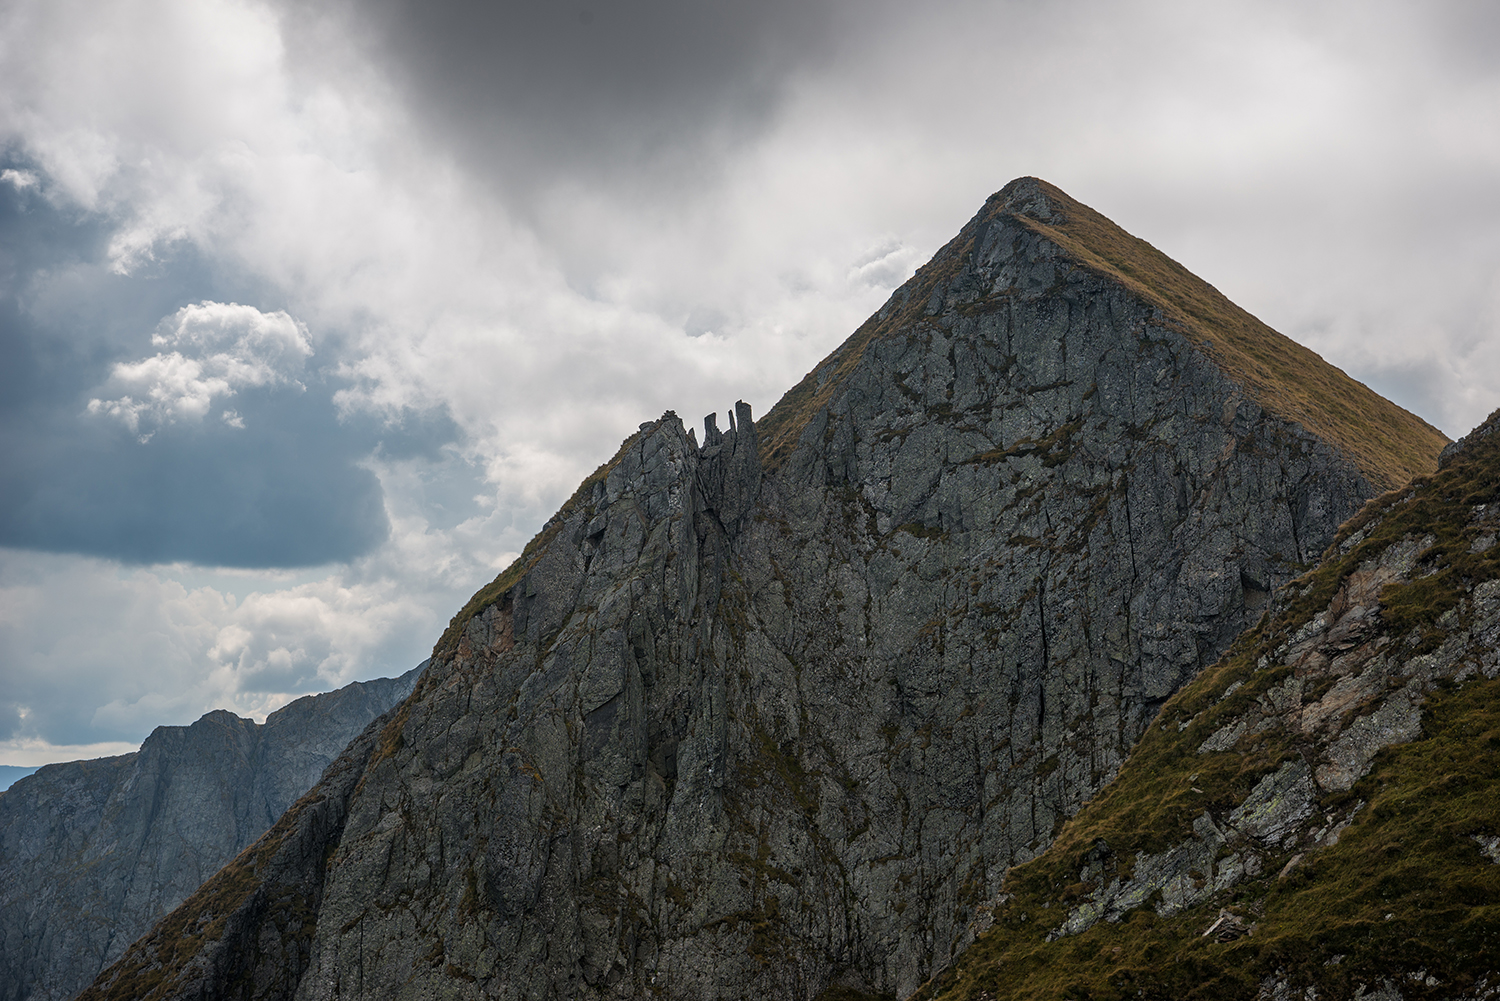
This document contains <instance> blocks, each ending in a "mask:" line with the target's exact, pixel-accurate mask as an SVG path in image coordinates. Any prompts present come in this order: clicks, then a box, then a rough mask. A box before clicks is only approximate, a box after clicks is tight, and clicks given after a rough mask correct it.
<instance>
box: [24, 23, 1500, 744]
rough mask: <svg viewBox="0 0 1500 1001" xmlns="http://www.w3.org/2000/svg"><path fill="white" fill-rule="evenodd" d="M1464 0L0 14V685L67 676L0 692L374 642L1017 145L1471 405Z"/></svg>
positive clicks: (835, 330) (126, 690) (295, 663)
mask: <svg viewBox="0 0 1500 1001" xmlns="http://www.w3.org/2000/svg"><path fill="white" fill-rule="evenodd" d="M1482 11H1488V8H1484V7H1483V5H1474V4H1465V3H1462V2H1453V3H1435V4H1429V5H1424V6H1422V7H1413V6H1411V5H1408V4H1401V3H1395V2H1391V0H1373V2H1368V0H1362V2H1359V3H1354V2H1352V0H1335V2H1332V3H1328V4H1322V5H1306V4H1298V3H1292V2H1289V0H1255V2H1250V0H1231V2H1227V3H1223V4H1216V5H1204V4H1198V3H1191V2H1186V0H1126V2H1123V3H1106V2H1102V0H1059V2H1055V3H1045V4H1042V3H1036V2H1034V0H1014V2H988V0H984V2H981V0H943V2H939V3H933V4H926V5H921V6H915V5H896V4H889V3H884V2H876V3H871V4H865V3H859V4H856V3H852V2H848V0H817V2H813V3H790V2H786V3H783V2H780V0H777V2H772V3H765V4H740V5H725V4H718V5H713V4H709V5H705V4H701V3H690V2H688V0H641V2H639V3H635V2H633V3H632V4H631V5H629V6H620V5H618V4H617V5H610V6H601V5H595V4H584V5H581V6H580V5H573V6H561V7H559V6H556V5H552V6H548V5H545V4H543V5H536V4H529V3H528V4H523V3H519V2H515V3H513V2H509V0H507V2H504V3H498V4H492V5H477V6H476V5H471V4H462V3H457V2H448V0H440V2H436V3H431V4H416V3H409V2H407V0H345V2H343V3H341V4H336V5H305V4H289V3H281V2H274V3H261V2H257V0H233V2H231V0H222V2H221V0H196V2H192V3H188V2H185V0H131V2H129V3H124V2H111V0H106V2H103V3H98V2H84V0H50V2H42V0H14V2H12V3H9V4H6V5H3V6H0V45H3V46H4V52H5V58H3V59H0V462H3V464H4V467H5V469H6V473H7V475H6V476H5V477H4V478H0V544H4V545H9V546H11V547H15V548H13V549H11V550H10V551H7V552H3V553H0V574H3V573H5V572H6V570H5V569H4V568H5V567H6V566H9V567H10V568H11V569H12V570H13V571H14V572H15V573H21V572H22V570H24V571H25V573H27V574H31V575H32V578H33V579H34V583H33V585H27V586H28V587H30V588H32V590H25V589H23V591H24V592H25V594H26V595H31V596H32V597H34V599H35V604H36V607H37V608H39V609H40V611H39V612H38V613H37V615H36V617H35V618H36V623H37V624H36V625H35V627H33V626H32V625H30V624H28V623H27V622H24V621H20V622H19V623H18V624H15V625H14V627H13V629H12V632H11V633H10V634H9V635H11V636H12V638H13V640H14V642H12V643H11V645H10V646H7V647H5V648H4V654H3V657H0V671H10V672H11V674H9V675H8V676H6V677H5V678H3V679H0V692H3V691H5V690H6V685H8V684H10V683H11V680H12V679H19V680H18V681H17V682H16V683H17V684H18V685H21V687H25V686H26V685H30V684H31V681H30V680H28V679H31V678H33V676H35V677H38V678H42V679H43V680H45V677H46V676H48V675H52V676H55V677H57V678H59V679H72V680H71V682H70V684H71V685H72V687H71V688H68V687H66V686H64V685H63V684H61V683H59V685H58V686H57V687H52V688H47V687H45V686H43V687H41V688H37V689H36V692H37V693H38V694H35V695H29V694H28V695H27V696H26V700H27V701H25V702H24V704H25V705H26V706H28V707H29V711H30V712H33V713H35V714H36V715H35V716H34V717H28V718H34V719H35V720H42V719H44V718H46V719H51V720H53V721H54V722H52V723H48V724H47V727H48V728H47V729H46V730H45V732H46V734H50V736H46V737H45V738H43V737H40V736H39V737H37V739H46V740H54V741H57V742H60V743H68V744H76V743H87V742H90V741H92V740H93V739H94V738H95V737H98V736H100V735H103V736H109V735H110V734H115V735H123V734H125V733H126V732H127V731H130V732H131V733H132V734H134V733H136V732H137V731H135V730H132V729H131V728H139V727H149V724H151V723H154V722H166V721H168V719H167V718H166V717H168V716H171V717H172V720H173V721H180V722H185V721H187V719H190V718H191V717H192V716H193V715H195V714H196V713H197V712H201V711H202V710H203V709H206V708H210V707H211V706H212V704H214V703H215V700H227V701H224V702H223V703H222V704H225V705H226V706H227V707H230V708H235V707H241V708H242V709H243V708H246V707H249V708H253V707H254V706H258V705H263V704H268V703H266V702H265V701H264V700H267V699H271V698H273V697H280V696H279V695H276V694H275V692H286V691H290V690H293V689H297V688H299V687H301V686H319V685H323V684H329V683H332V682H333V681H334V680H336V679H347V678H348V677H350V676H351V675H356V676H357V675H360V674H363V675H364V676H369V674H370V673H374V672H378V671H380V670H397V669H401V668H403V667H405V666H409V663H407V660H406V659H405V658H407V657H408V655H409V657H410V659H411V660H412V661H414V660H415V659H420V655H421V650H422V647H423V646H424V645H427V644H430V643H431V641H432V640H433V639H434V638H435V636H436V633H437V631H439V630H440V629H441V626H442V624H443V623H444V622H446V620H447V617H448V615H450V614H452V611H453V610H454V609H455V608H457V607H458V606H459V605H460V604H461V603H462V600H463V599H464V598H466V597H467V595H468V594H469V593H471V592H472V591H473V589H474V588H476V587H478V586H479V585H480V584H482V583H484V582H485V580H486V579H488V578H489V577H492V576H493V574H494V573H495V572H496V571H497V570H498V569H499V568H500V567H501V566H503V564H504V562H505V561H506V559H507V558H508V556H509V555H510V554H513V553H515V552H516V551H518V550H519V549H520V547H521V546H522V545H523V544H524V543H525V541H526V540H527V539H528V538H529V537H530V535H531V534H532V532H533V531H534V530H535V529H536V527H537V526H538V525H539V524H540V523H541V522H542V521H543V520H544V519H545V518H546V517H547V515H548V514H550V513H551V511H552V510H553V508H554V507H555V505H556V504H557V503H558V502H559V501H560V500H561V499H562V498H563V497H566V496H567V495H568V493H570V492H571V490H572V489H573V487H574V486H575V485H576V483H577V482H578V480H579V479H580V478H581V477H582V476H583V475H584V474H585V473H587V472H588V471H589V470H590V469H592V468H593V467H594V466H595V465H597V464H598V463H599V462H600V461H602V460H603V459H605V458H606V457H607V456H608V455H609V454H611V453H612V452H613V451H614V449H615V447H616V446H617V444H618V442H619V440H620V439H621V438H622V437H623V436H624V435H625V434H627V433H629V432H630V431H631V430H633V429H634V428H635V426H636V425H637V424H638V423H639V422H640V421H641V420H645V419H649V418H652V417H655V416H656V415H658V414H659V413H661V411H662V410H664V409H667V408H672V409H675V410H677V411H678V412H679V413H681V414H683V415H684V417H685V418H687V419H688V420H690V421H691V422H692V423H696V422H697V419H698V418H699V417H700V416H701V415H702V414H703V413H705V412H708V411H710V410H719V411H722V410H723V409H725V407H726V406H727V405H728V404H729V403H730V401H732V400H735V399H737V398H745V399H748V400H750V401H751V402H752V403H753V404H754V406H755V409H756V411H757V413H764V412H765V411H766V409H767V408H768V407H769V406H770V405H771V404H772V403H773V402H774V401H775V400H776V399H777V398H778V397H779V395H780V394H781V393H782V392H783V391H784V390H785V389H786V388H787V387H789V386H790V385H792V384H793V383H794V382H795V381H796V380H797V378H799V377H800V376H801V375H802V374H803V373H804V372H805V371H807V370H808V369H810V368H811V367H812V366H813V365H814V364H815V363H816V362H817V361H818V359H820V358H821V357H822V356H823V355H825V354H826V353H827V352H828V351H829V350H831V349H832V348H833V347H834V346H835V345H836V344H837V343H839V341H841V340H842V339H843V338H844V337H845V336H847V335H848V333H849V332H850V331H852V330H853V329H854V328H855V327H856V326H857V325H858V324H859V322H860V321H861V320H862V319H863V318H864V317H865V316H866V315H868V314H869V313H870V312H871V311H872V310H873V309H875V308H876V307H878V306H879V304H880V302H881V301H882V300H883V298H884V297H885V295H886V294H887V292H888V290H889V289H890V288H891V287H893V286H894V285H896V284H898V283H899V282H900V281H901V280H903V279H904V278H905V277H906V276H907V275H909V274H910V272H911V270H912V269H913V268H914V267H915V266H916V265H917V264H918V263H920V262H921V261H922V260H923V259H925V258H926V257H927V256H928V255H930V254H931V252H932V251H933V250H934V249H936V248H937V247H938V246H940V245H941V244H942V242H943V241H945V240H946V239H948V238H949V237H951V236H952V234H953V233H954V232H955V231H956V230H957V229H958V228H959V227H960V226H961V225H962V224H963V223H964V221H965V220H966V219H967V218H968V217H969V216H970V215H971V214H972V213H973V212H974V211H975V209H976V208H977V207H978V206H979V204H980V203H981V202H982V200H983V199H984V197H985V196H986V195H988V194H989V193H990V192H992V191H993V190H995V189H997V188H998V187H1000V186H1001V185H1002V184H1003V183H1005V182H1006V181H1007V180H1009V179H1010V178H1012V177H1014V176H1017V175H1020V174H1038V175H1041V176H1044V177H1047V178H1048V179H1049V180H1052V181H1054V182H1056V183H1058V184H1060V185H1062V186H1063V187H1064V188H1066V189H1067V190H1069V191H1070V193H1071V194H1073V195H1074V196H1076V197H1078V198H1080V199H1081V200H1083V201H1085V202H1087V203H1089V204H1092V205H1094V206H1095V207H1096V208H1098V209H1099V210H1100V211H1102V212H1104V213H1105V214H1107V215H1109V216H1111V217H1112V218H1114V219H1116V220H1117V221H1119V222H1120V223H1121V224H1122V225H1124V226H1125V227H1126V228H1127V229H1130V230H1132V231H1133V232H1136V233H1138V234H1139V235H1141V236H1142V237H1144V238H1146V239H1148V240H1150V241H1152V242H1153V243H1154V244H1156V245H1157V246H1159V247H1161V248H1162V249H1163V250H1165V251H1166V252H1167V253H1169V254H1171V255H1172V256H1173V257H1176V258H1177V259H1179V260H1181V261H1182V262H1183V263H1184V264H1186V265H1187V266H1189V267H1190V268H1191V269H1193V270H1194V271H1196V272H1198V273H1199V274H1201V275H1202V276H1203V277H1205V278H1206V279H1207V280H1209V281H1211V282H1213V283H1214V284H1216V285H1218V286H1219V287H1220V288H1221V289H1223V290H1224V291H1225V292H1226V294H1228V295H1230V297H1231V298H1233V299H1235V300H1236V301H1238V302H1240V303H1242V304H1243V305H1245V306H1246V307H1247V308H1249V309H1251V311H1253V312H1255V313H1256V314H1257V315H1260V316H1261V317H1262V318H1263V319H1266V320H1267V321H1268V322H1270V323H1272V325H1274V326H1276V327H1277V328H1278V329H1282V330H1283V331H1285V332H1287V333H1288V334H1290V335H1292V336H1294V337H1297V338H1299V339H1301V340H1303V341H1304V342H1305V343H1308V344H1310V345H1312V346H1313V347H1315V348H1317V349H1318V350H1320V351H1323V352H1324V353H1325V354H1326V355H1327V356H1328V357H1329V358H1330V360H1331V361H1333V362H1334V363H1335V364H1338V365H1340V366H1342V367H1344V368H1345V369H1346V370H1348V371H1349V372H1350V373H1351V374H1353V375H1355V376H1356V377H1358V378H1361V379H1365V380H1366V381H1368V382H1370V383H1371V384H1372V385H1373V386H1375V387H1376V388H1377V389H1380V390H1382V391H1386V392H1389V393H1390V394H1391V395H1392V396H1393V397H1394V398H1396V399H1397V401H1398V402H1401V403H1403V404H1405V405H1407V406H1409V407H1411V408H1413V409H1415V410H1417V411H1418V412H1420V413H1422V414H1423V415H1424V416H1426V417H1427V418H1428V419H1430V420H1432V421H1434V422H1435V423H1437V424H1439V425H1440V426H1442V427H1443V428H1444V429H1445V430H1447V431H1448V432H1449V433H1450V434H1460V433H1462V432H1463V431H1465V430H1467V428H1468V427H1469V426H1471V425H1472V424H1474V423H1476V422H1477V421H1478V420H1479V419H1480V418H1482V417H1483V416H1484V414H1486V413H1487V412H1488V411H1489V410H1490V409H1491V408H1492V407H1493V406H1494V404H1495V402H1496V400H1495V397H1494V389H1493V387H1494V386H1495V385H1496V384H1497V382H1500V355H1497V354H1496V352H1495V350H1494V347H1493V346H1494V345H1495V344H1500V327H1497V326H1496V324H1497V316H1500V312H1497V308H1496V303H1497V301H1500V300H1497V298H1496V293H1495V290H1496V289H1497V288H1500V236H1497V234H1500V195H1497V194H1496V192H1495V187H1494V184H1493V178H1494V177H1495V176H1496V171H1497V170H1500V119H1497V118H1496V116H1494V115H1493V113H1492V111H1491V109H1493V108H1494V107H1495V106H1496V103H1497V100H1500V70H1497V67H1496V65H1495V63H1494V61H1493V60H1492V59H1487V58H1486V53H1487V50H1486V49H1485V46H1484V45H1483V44H1482V43H1481V42H1480V41H1479V40H1480V39H1486V38H1488V37H1490V35H1492V34H1493V32H1492V31H1490V32H1488V33H1487V32H1486V29H1487V28H1492V27H1493V18H1494V15H1493V13H1489V12H1482ZM581 14H592V17H580V15H581ZM627 14H628V15H629V17H626V15H627ZM236 303H238V304H241V305H239V306H235V305H234V304H236ZM194 310H197V311H200V312H201V313H202V316H203V318H204V323H203V324H202V325H201V326H199V325H194V323H196V321H194V323H189V322H188V321H187V317H188V316H189V315H191V316H198V315H199V314H198V313H193V312H192V311H194ZM236 310H237V311H238V312H236ZM163 317H165V318H166V320H165V321H163V319H162V318H163ZM210 321H211V322H210ZM153 331H155V338H156V339H153V337H152V332H153ZM256 331H263V332H264V333H265V336H264V337H262V336H261V335H260V334H257V333H256ZM314 348H316V353H315V354H314V353H313V349H314ZM299 387H301V388H299ZM93 400H98V401H99V402H98V404H97V406H96V407H95V413H93V414H89V413H88V409H89V405H90V401H93ZM132 421H133V422H134V423H133V424H132V423H131V422H132ZM145 435H150V436H151V437H150V444H149V447H145V448H142V447H140V446H139V444H138V443H137V442H138V438H139V437H141V436H145ZM71 554H82V555H71ZM142 564H146V565H145V566H143V565H142ZM310 565H311V566H314V567H316V569H314V570H305V571H295V572H294V571H289V570H287V569H286V568H289V567H298V566H301V567H306V566H310ZM224 566H232V567H242V568H243V567H252V568H262V569H263V570H264V573H258V574H252V575H251V576H248V577H246V576H235V574H243V573H245V571H241V570H236V571H232V572H231V571H226V570H223V569H222V567H224ZM17 568H20V569H17ZM28 568H29V569H28ZM205 568H210V569H205ZM7 579H13V578H7ZM251 580H253V586H252V585H251V584H247V583H245V582H246V581H251ZM122 582H123V583H122ZM6 593H7V594H8V595H10V596H11V597H12V598H15V596H16V595H19V594H21V593H22V592H17V591H9V592H6ZM17 600H18V599H17ZM27 600H28V601H30V600H32V598H28V599H27ZM94 603H98V605H99V607H100V608H105V607H108V608H109V609H110V610H109V611H107V612H104V613H99V614H95V612H94ZM80 604H81V605H82V606H83V607H85V608H86V609H87V610H88V611H87V612H86V613H84V614H87V615H89V616H90V618H89V619H88V621H89V629H90V636H92V637H95V638H96V639H97V647H95V646H93V645H91V644H90V643H84V642H81V641H80V642H76V643H75V642H71V641H69V642H53V641H52V640H50V639H48V637H49V636H52V635H53V634H57V635H59V636H62V635H64V634H66V633H68V631H69V626H68V622H69V621H71V620H69V619H67V618H65V617H63V612H62V611H61V610H64V609H72V608H75V607H78V606H80ZM123 608H129V609H133V611H132V612H131V614H129V615H126V614H123V613H120V614H116V611H117V610H119V609H123ZM365 619H368V623H369V624H371V625H372V626H373V628H372V629H370V630H367V631H366V630H362V628H361V627H360V622H361V621H363V620H365ZM16 637H20V639H15V638H16ZM146 637H154V639H152V640H151V641H150V642H147V641H146V640H145V639H144V638H146ZM153 643H157V644H160V646H159V647H156V646H152V644H153ZM111 651H123V653H121V654H120V656H118V657H117V658H116V659H115V661H113V662H110V663H114V664H115V667H114V668H113V670H115V672H116V673H117V674H118V676H119V677H118V678H111V677H110V676H109V674H108V669H107V668H106V667H105V666H103V665H105V664H106V662H109V661H108V656H109V654H110V652H111ZM392 651H398V652H399V651H404V652H402V653H400V654H399V656H398V655H397V654H396V653H392ZM158 662H160V663H170V664H172V665H175V666H173V667H172V668H171V670H170V671H167V672H165V673H160V674H159V676H158V674H156V673H154V672H156V671H157V669H156V668H155V667H153V665H154V664H156V663H158ZM23 683H24V684H23ZM17 690H18V691H19V690H20V689H19V688H18V689H17ZM28 690H29V689H28ZM79 691H85V692H88V693H90V697H88V698H80V697H79V696H78V695H77V694H76V693H77V692H79ZM70 693H72V694H70ZM70 699H71V700H73V701H74V702H76V703H77V706H72V705H70V704H69V700H70ZM17 704H18V705H19V704H22V703H21V702H19V701H18V702H17ZM75 709H76V711H75ZM85 710H86V711H85ZM153 714H158V715H159V716H160V717H161V718H155V717H154V716H153ZM172 714H177V715H176V716H173V715H172ZM0 715H3V713H0ZM35 725H36V726H38V727H40V726H41V725H42V724H41V723H36V724H35ZM106 731H107V733H106ZM36 733H37V734H41V733H43V731H42V730H41V729H38V730H36ZM100 739H103V737H100Z"/></svg>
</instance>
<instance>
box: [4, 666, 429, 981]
mask: <svg viewBox="0 0 1500 1001" xmlns="http://www.w3.org/2000/svg"><path fill="white" fill-rule="evenodd" d="M420 673H421V668H420V667H419V668H416V669H414V670H412V671H410V672H408V673H407V674H405V675H403V676H402V677H400V678H382V679H380V680H377V681H366V682H356V683H354V684H352V685H347V686H345V687H344V688H341V689H339V690H338V691H335V692H328V693H326V694H323V695H310V696H306V697H304V698H300V699H298V700H296V701H295V702H292V703H291V704H289V705H287V706H285V707H283V708H282V709H279V710H277V711H276V712H274V713H272V714H271V715H270V716H269V717H267V719H266V722H265V723H264V724H259V723H255V722H254V721H252V720H248V719H241V718H240V717H238V716H236V715H234V714H233V713H231V712H227V711H224V710H218V711H216V712H211V713H209V714H207V715H206V716H204V717H203V718H202V719H200V720H198V722H196V723H194V724H193V725H191V726H163V727H158V728H157V729H156V730H155V731H154V732H153V733H152V734H151V736H149V737H147V738H146V740H145V742H144V743H143V744H142V745H141V749H140V750H139V751H138V752H136V753H134V754H123V755H120V756H119V757H114V758H98V759H95V760H92V761H73V762H69V763H67V764H58V765H47V766H45V767H44V768H41V769H40V770H38V771H37V772H36V773H35V774H34V775H31V776H29V777H27V778H24V779H21V780H20V781H18V782H16V784H15V785H14V786H12V787H11V788H10V789H8V790H6V791H5V792H4V793H3V794H0V999H4V1001H21V999H26V998H35V999H41V998H47V999H61V998H69V997H72V996H73V995H74V994H76V993H78V992H79V991H80V990H82V989H83V988H84V987H86V986H88V984H89V982H90V981H92V980H93V979H94V977H96V976H97V975H98V974H99V971H100V970H102V969H104V968H105V967H106V966H108V965H109V964H110V963H112V962H114V961H115V960H116V959H118V958H119V957H120V956H121V955H122V954H123V953H124V952H125V949H126V948H127V947H128V946H129V945H130V943H131V942H133V941H134V940H135V939H136V938H138V937H139V936H141V935H142V934H144V933H145V932H147V931H149V930H150V928H151V926H152V925H153V924H155V923H156V922H157V921H158V920H160V918H161V917H162V916H163V915H164V914H166V913H167V912H169V911H171V910H172V909H173V908H175V907H176V906H177V905H178V904H180V903H182V901H183V900H185V899H187V897H188V896H189V895H190V894H191V893H192V892H193V891H194V890H196V889H197V888H198V887H199V885H200V884H202V882H203V881H204V880H205V879H207V878H208V877H209V876H212V875H213V874H214V873H215V872H217V871H218V870H219V868H220V867H222V866H223V865H224V863H226V862H228V861H229V860H230V859H232V858H234V856H235V855H237V854H238V853H239V852H240V851H241V850H242V849H244V848H245V847H246V846H247V845H249V844H251V843H252V842H254V841H255V840H256V839H257V838H259V837H260V836H261V835H262V834H264V833H265V832H266V830H267V829H269V828H270V826H271V825H272V824H273V823H275V821H276V818H277V817H279V816H281V814H282V813H284V812H285V811H286V809H287V807H289V806H291V805H292V804H293V803H294V802H296V800H297V798H298V797H300V796H301V795H302V794H303V793H305V792H306V791H307V790H308V789H310V788H312V786H313V784H314V783H316V782H317V781H318V779H319V778H320V777H321V776H322V774H323V771H324V769H325V768H327V767H328V764H329V762H331V761H333V760H334V759H335V758H336V757H338V755H339V754H340V752H342V751H343V750H344V748H345V746H346V745H347V744H348V743H349V741H350V740H351V739H353V738H354V737H355V736H356V735H357V734H358V733H359V732H360V731H361V730H363V729H364V728H365V727H366V726H367V725H368V724H369V723H370V721H371V720H373V719H375V718H376V717H377V716H379V715H380V714H381V713H383V712H385V711H386V710H388V709H390V708H391V707H392V706H394V705H395V704H396V703H398V702H400V701H401V700H402V699H403V698H405V697H406V696H407V695H408V694H409V693H410V692H411V690H412V686H413V685H415V684H416V680H417V676H418V675H419V674H420Z"/></svg>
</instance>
